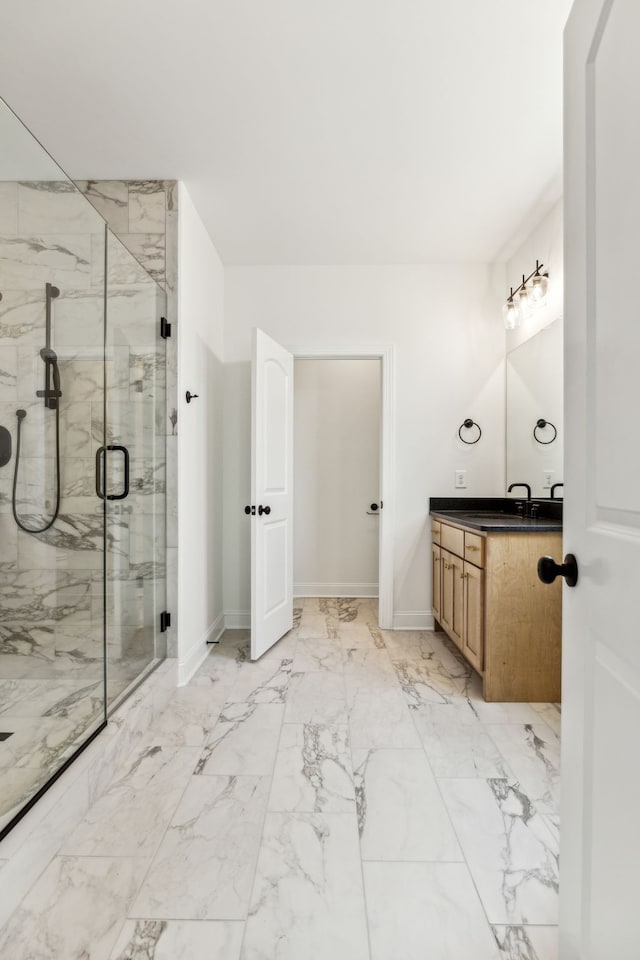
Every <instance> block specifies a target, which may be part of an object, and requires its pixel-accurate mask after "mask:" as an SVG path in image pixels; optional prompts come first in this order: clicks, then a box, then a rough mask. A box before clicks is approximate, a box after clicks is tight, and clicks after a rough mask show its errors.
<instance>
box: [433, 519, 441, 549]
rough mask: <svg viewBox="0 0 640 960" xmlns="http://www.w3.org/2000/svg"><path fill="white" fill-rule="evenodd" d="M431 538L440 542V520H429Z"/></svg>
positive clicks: (434, 541) (435, 541)
mask: <svg viewBox="0 0 640 960" xmlns="http://www.w3.org/2000/svg"><path fill="white" fill-rule="evenodd" d="M431 540H432V541H433V543H440V521H439V520H432V521H431Z"/></svg>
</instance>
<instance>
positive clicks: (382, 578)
mask: <svg viewBox="0 0 640 960" xmlns="http://www.w3.org/2000/svg"><path fill="white" fill-rule="evenodd" d="M286 349H287V350H289V352H290V353H292V354H293V359H294V361H296V360H363V359H365V360H366V359H370V360H380V491H381V496H382V497H383V500H384V507H383V510H382V511H381V513H380V536H379V546H378V624H379V626H380V627H381V629H383V630H392V629H393V561H394V554H395V522H394V521H395V511H394V506H395V489H394V488H395V483H394V481H395V471H394V464H395V419H394V382H395V347H394V345H393V344H392V343H381V344H377V343H366V344H344V345H339V344H331V345H326V346H323V345H321V344H308V345H301V344H294V345H291V344H287V345H286ZM294 417H295V410H294ZM382 491H384V493H382Z"/></svg>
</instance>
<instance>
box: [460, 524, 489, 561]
mask: <svg viewBox="0 0 640 960" xmlns="http://www.w3.org/2000/svg"><path fill="white" fill-rule="evenodd" d="M484 545H485V538H484V537H479V536H478V534H477V533H467V531H466V530H465V534H464V558H465V560H468V561H469V563H474V564H475V565H476V567H484Z"/></svg>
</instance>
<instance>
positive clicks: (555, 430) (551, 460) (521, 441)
mask: <svg viewBox="0 0 640 960" xmlns="http://www.w3.org/2000/svg"><path fill="white" fill-rule="evenodd" d="M562 392H563V382H562V320H555V321H554V322H553V323H552V324H550V325H549V326H548V327H545V328H544V330H541V331H540V332H539V333H537V334H536V335H535V336H533V337H531V338H530V339H529V340H526V341H525V342H524V343H522V344H520V346H518V347H516V348H515V349H514V350H512V351H511V352H510V353H508V354H507V433H506V436H507V450H506V460H507V462H506V468H507V486H509V484H511V483H519V482H526V483H528V484H529V485H530V486H531V494H532V496H533V497H549V495H550V493H551V486H552V485H553V484H555V483H562V481H563V479H564V478H563V445H564V424H563V418H562V414H563V406H562V404H563V399H562ZM539 421H542V422H543V424H544V425H540V426H537V424H538V422H539ZM534 428H535V434H534ZM522 494H523V491H522V490H517V491H514V493H513V496H516V495H517V496H522ZM562 495H563V488H562V487H560V488H559V489H558V490H556V491H555V496H562Z"/></svg>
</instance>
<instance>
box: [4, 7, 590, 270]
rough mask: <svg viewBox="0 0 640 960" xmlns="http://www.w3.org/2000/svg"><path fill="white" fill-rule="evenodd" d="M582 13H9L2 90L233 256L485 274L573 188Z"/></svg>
mask: <svg viewBox="0 0 640 960" xmlns="http://www.w3.org/2000/svg"><path fill="white" fill-rule="evenodd" d="M571 2H572V0H314V2H310V0H102V2H100V3H97V2H96V0H64V2H63V3H52V2H49V3H45V2H43V0H2V4H1V9H0V36H2V56H1V57H0V94H1V95H2V96H4V98H5V99H6V100H7V101H8V103H9V104H10V106H12V107H13V108H14V109H15V110H16V112H17V113H18V114H19V115H20V116H21V117H22V119H23V120H24V121H25V122H26V123H27V124H28V126H29V127H30V128H31V129H32V130H33V132H34V133H35V134H36V136H37V137H38V138H39V139H40V140H41V141H42V142H43V143H44V144H45V146H46V147H47V148H48V150H49V151H50V152H51V153H52V154H53V156H54V157H55V158H56V159H57V160H58V161H59V163H60V164H61V165H62V166H63V167H64V168H65V169H66V171H67V172H68V173H69V174H70V175H71V176H72V177H74V178H77V179H103V178H156V177H167V178H178V179H182V180H185V181H186V183H187V186H188V189H189V191H190V193H191V196H192V198H193V200H194V203H195V204H196V207H197V208H198V210H199V211H200V214H201V216H202V217H203V219H204V221H205V223H206V225H207V227H208V229H209V232H210V234H211V236H212V238H213V240H214V242H215V244H216V246H217V248H218V250H219V252H220V255H221V257H222V259H223V261H224V262H225V263H227V264H239V263H242V264H252V263H255V264H285V263H286V264H326V263H331V264H341V263H344V264H354V263H355V264H364V263H420V262H430V261H431V262H444V261H484V262H486V261H491V260H493V259H495V258H497V257H499V256H501V255H504V254H505V253H506V252H508V244H509V240H510V238H512V237H513V236H514V234H515V233H516V231H518V229H519V228H520V227H521V225H522V223H523V221H525V222H531V225H533V224H534V223H535V222H537V220H539V219H540V218H541V216H542V215H543V214H544V213H545V212H546V209H547V208H548V206H549V205H550V204H551V203H552V202H554V201H555V200H556V199H557V198H558V196H559V195H560V171H561V96H562V93H561V89H562V71H561V56H562V28H563V26H564V23H565V20H566V17H567V15H568V11H569V8H570V6H571Z"/></svg>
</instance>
